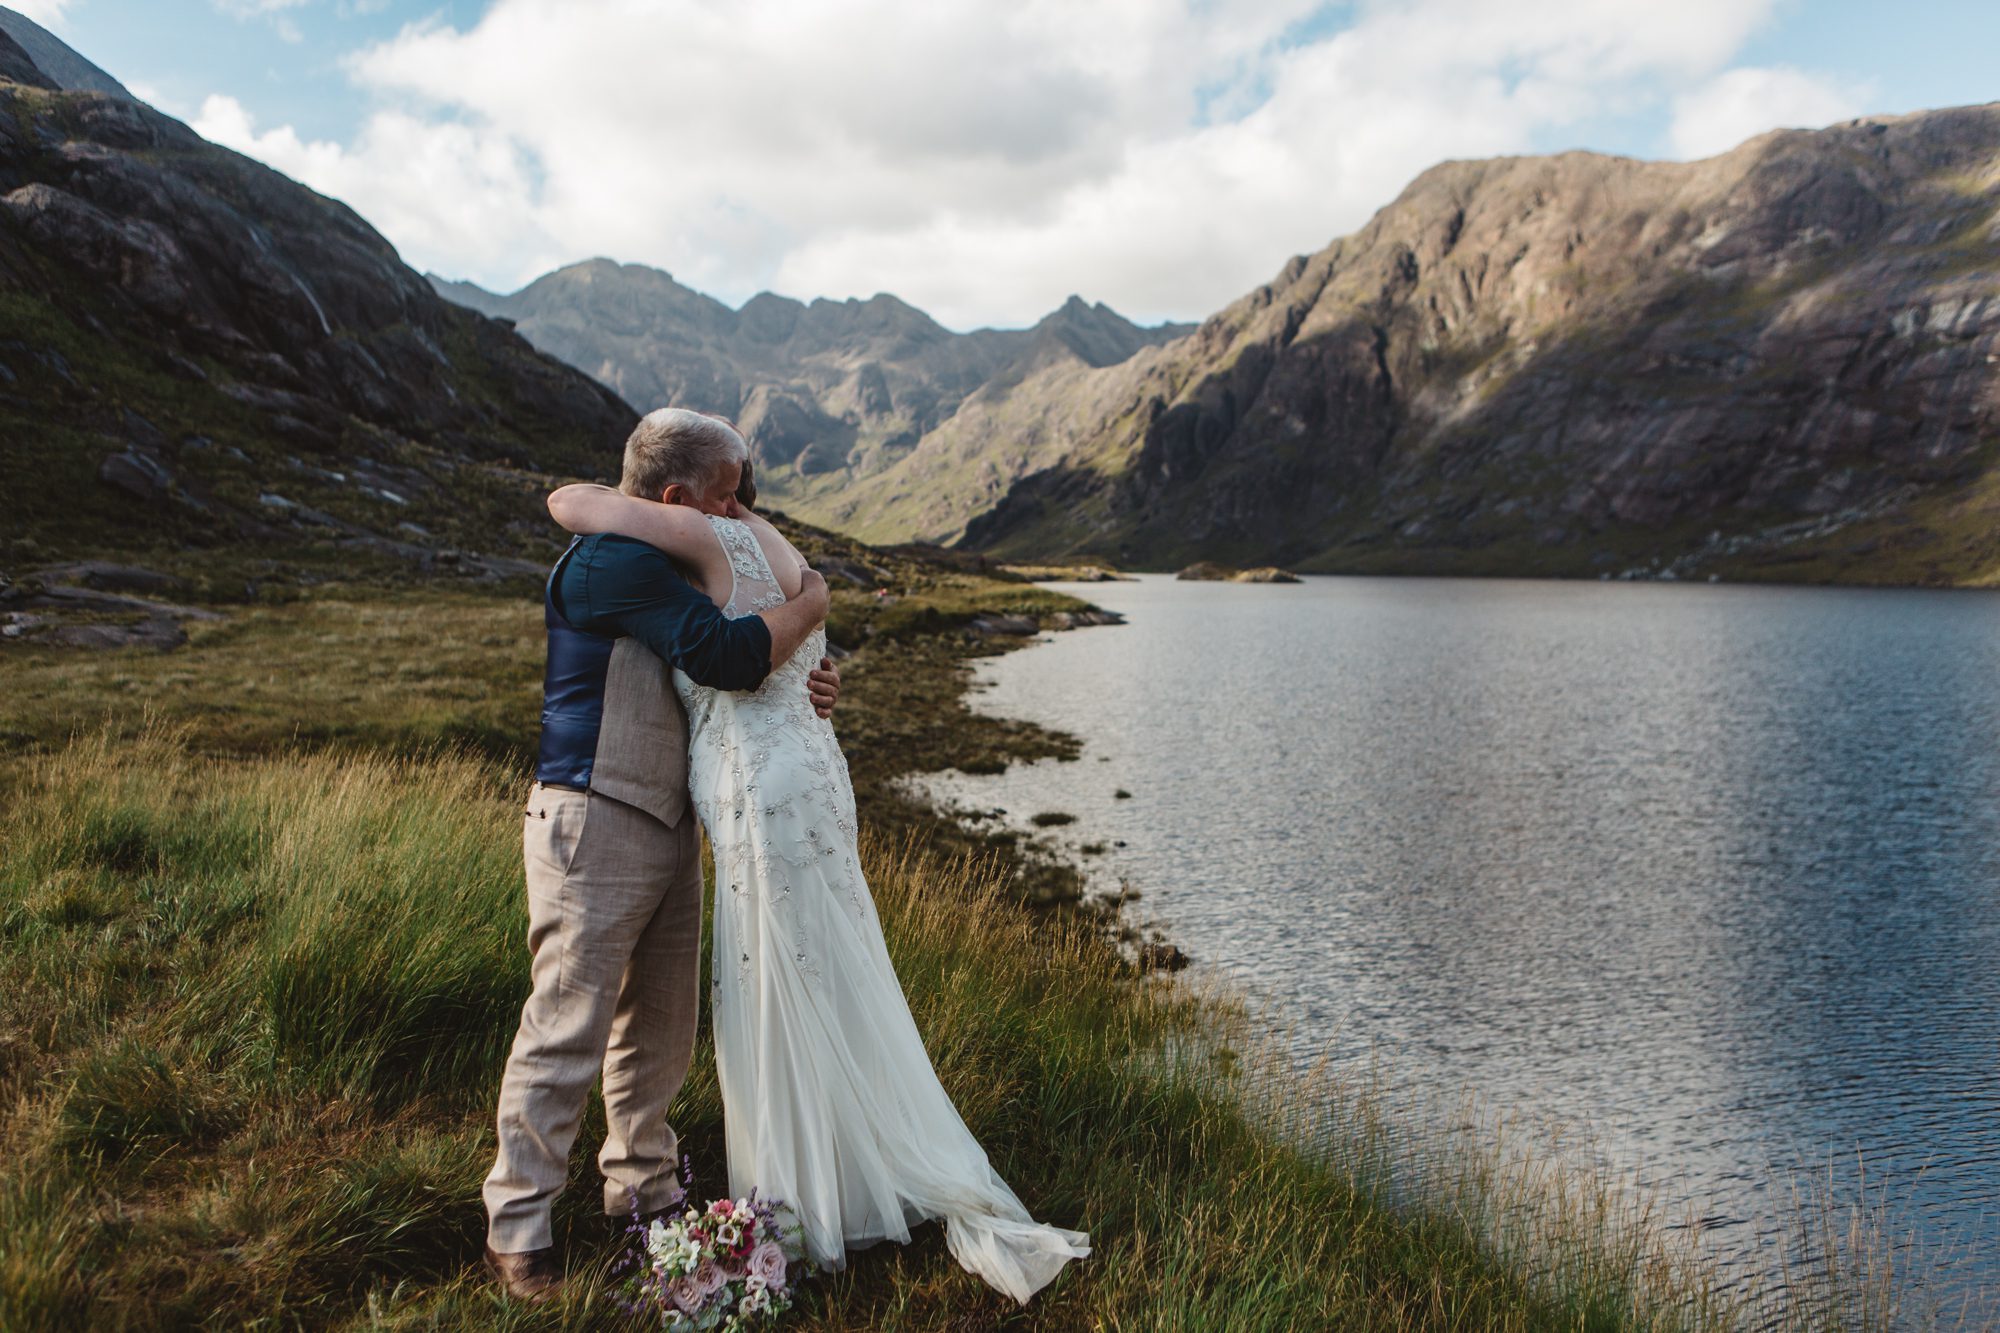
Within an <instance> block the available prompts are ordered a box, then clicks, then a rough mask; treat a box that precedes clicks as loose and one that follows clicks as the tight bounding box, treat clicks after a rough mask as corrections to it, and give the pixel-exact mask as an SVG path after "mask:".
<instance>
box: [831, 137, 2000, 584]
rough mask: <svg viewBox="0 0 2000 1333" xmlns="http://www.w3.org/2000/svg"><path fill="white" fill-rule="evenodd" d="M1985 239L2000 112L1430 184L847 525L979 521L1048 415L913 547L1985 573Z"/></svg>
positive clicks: (1998, 440)
mask: <svg viewBox="0 0 2000 1333" xmlns="http://www.w3.org/2000/svg"><path fill="white" fill-rule="evenodd" d="M1997 242H2000V105H1992V106H1985V107H1972V108H1957V109H1948V110H1944V111H1935V112H1924V113H1917V114H1914V115H1911V116H1904V117H1867V118H1861V119H1858V120H1856V121H1853V122H1849V123H1848V124H1846V125H1843V126H1837V127H1833V128H1831V129H1828V130H1821V131H1773V132H1771V133H1769V134H1765V135H1761V136H1758V137H1757V138H1755V139H1752V140H1750V141H1748V142H1747V143H1745V144H1744V145H1742V146H1740V147H1739V148H1737V149H1735V150H1733V151H1732V152H1730V153H1727V154H1721V155H1718V156H1717V157H1714V158H1710V159H1705V160H1703V161H1700V162H1694V163H1646V162H1638V161H1635V160H1632V159H1625V158H1615V157H1610V156H1607V155H1603V154H1592V153H1583V152H1576V153H1568V154H1559V155H1554V156H1549V157H1521V158H1503V159H1483V160H1472V161H1459V162H1450V163H1440V164H1438V165H1437V166H1434V167H1432V168H1430V169H1428V170H1427V171H1425V172H1424V173H1422V174H1420V175H1419V176H1418V177H1417V178H1416V179H1415V180H1413V181H1412V182H1411V184H1410V185H1409V186H1408V187H1407V188H1406V189H1405V190H1404V191H1403V192H1402V193H1401V194H1400V195H1399V196H1398V198H1397V199H1396V200H1395V201H1392V202H1391V203H1390V204H1389V205H1387V206H1385V207H1384V208H1383V209H1382V210H1380V211H1379V212H1378V213H1377V214H1376V215H1375V216H1374V217H1373V218H1371V219H1370V220H1369V222H1368V223H1367V224H1365V225H1364V226H1363V227H1362V228H1361V229H1359V230H1358V231H1356V232H1355V233H1353V234H1351V235H1350V236H1346V237H1342V238H1339V239H1337V240H1335V241H1334V242H1333V243H1332V244H1330V245H1329V246H1327V247H1326V248H1325V249H1323V250H1321V251H1319V252H1317V253H1316V254H1314V255H1311V256H1299V257H1295V258H1294V259H1292V260H1291V261H1288V262H1287V264H1286V265H1285V266H1284V267H1283V268H1282V269H1281V270H1280V271H1279V272H1278V274H1277V275H1276V276H1275V277H1274V279H1273V280H1272V281H1271V282H1270V283H1267V284H1264V285H1263V286H1261V287H1259V288H1258V289H1256V290H1255V291H1253V292H1251V293H1249V294H1247V295H1246V296H1244V297H1243V298H1240V299H1239V300H1238V301H1236V302H1233V303H1232V304H1231V305H1230V306H1228V307H1225V308H1224V309H1223V310H1222V311H1219V312H1217V314H1215V315H1214V316H1211V317H1210V318H1209V319H1208V320H1206V321H1204V322H1203V323H1202V325H1201V326H1200V328H1199V329H1197V330H1196V332H1195V333H1194V334H1192V335H1190V336H1189V337H1187V338H1185V339H1182V340H1180V341H1178V342H1176V343H1173V344H1170V345H1169V346H1168V347H1166V348H1162V349H1155V350H1154V351H1152V352H1150V353H1148V354H1147V355H1144V356H1140V357H1135V358H1134V359H1133V360H1132V361H1131V362H1129V363H1127V364H1125V365H1122V366H1119V367H1114V368H1110V369H1107V370H1101V371H1093V372H1089V373H1088V374H1085V375H1083V376H1079V377H1074V378H1073V379H1072V380H1071V381H1068V382H1063V381H1057V380H1053V379H1052V380H1047V381H1043V382H1040V383H1030V384H1025V385H1023V386H1022V389H1021V391H1020V393H1019V394H1018V395H1014V396H1010V401H1003V402H999V403H995V404H992V405H990V408H989V411H988V413H987V414H986V416H985V417H984V418H982V417H981V416H979V415H978V414H974V413H962V414H961V415H960V417H959V418H958V419H957V420H956V421H954V422H953V423H948V424H947V425H946V427H945V428H943V429H942V430H940V431H939V432H938V433H937V434H936V436H934V437H932V438H929V439H926V440H925V441H924V442H922V443H921V444H920V445H919V446H918V448H917V449H915V450H913V451H912V452H911V454H910V455H909V456H908V457H907V458H906V459H904V460H903V461H902V462H901V464H900V466H899V468H898V469H897V471H896V472H895V473H891V474H885V475H884V476H883V477H880V478H874V479H871V481H870V486H871V488H873V489H874V490H876V491H877V492H878V493H879V494H880V503H877V500H876V497H870V496H857V497H855V502H856V504H857V505H858V506H868V505H870V504H876V507H877V508H880V507H882V505H893V504H895V503H896V502H897V501H898V500H899V499H906V494H905V493H907V492H909V491H911V490H921V489H923V488H924V487H926V486H928V487H930V488H931V490H932V492H933V496H932V500H933V503H932V505H931V509H930V512H931V513H933V514H936V513H940V512H942V509H941V506H940V505H939V504H938V503H937V502H936V501H937V500H938V498H939V497H949V496H950V495H951V494H954V493H955V494H957V495H959V496H961V497H963V496H967V495H974V494H977V495H978V496H979V497H980V499H981V500H983V499H984V496H985V495H989V494H990V493H991V491H992V489H993V487H992V484H991V483H990V481H989V482H987V483H986V484H985V486H984V488H983V490H982V488H981V486H980V485H979V484H978V483H977V482H975V481H968V480H966V479H965V477H964V473H965V472H966V470H967V468H966V465H967V464H968V463H970V462H972V461H974V460H978V459H980V458H982V457H990V456H993V455H995V454H1001V455H1004V454H1005V452H1006V451H1007V450H1008V449H1009V448H1012V447H1014V440H1016V439H1018V438H1019V437H1020V436H1021V435H1022V434H1023V432H1022V430H1021V429H1020V422H1021V421H1022V420H1023V419H1024V417H1032V418H1033V419H1034V421H1035V422H1036V423H1037V433H1038V434H1039V435H1040V436H1041V437H1043V439H1044V442H1043V444H1042V446H1041V447H1040V450H1039V453H1037V454H1036V456H1035V457H1034V458H1032V459H1026V460H1024V462H1025V463H1026V464H1027V465H1026V466H1023V467H1021V468H1020V469H1019V470H1018V471H1017V473H1016V474H1015V476H1014V477H1013V478H1011V479H1010V480H1009V481H1008V482H1007V484H1006V487H1005V491H1004V494H1002V495H1001V496H1000V498H998V499H997V500H994V501H992V503H990V504H985V503H979V502H974V503H971V504H967V505H964V506H962V508H963V509H964V510H965V511H966V512H965V515H964V526H963V528H962V529H960V531H959V532H958V533H956V534H954V533H952V532H950V531H948V530H942V527H941V525H938V524H935V523H934V524H933V526H932V527H931V529H930V530H929V531H928V532H924V533H923V534H922V535H927V536H932V537H937V536H951V535H958V536H960V537H961V539H962V541H963V542H964V544H966V545H967V546H970V547H973V548H975V549H979V550H984V551H990V552H994V553H997V554H1001V555H1011V556H1019V557H1023V558H1026V557H1029V556H1033V557H1035V558H1046V557H1050V556H1074V557H1079V558H1095V559H1101V560H1110V561H1113V562H1124V563H1129V564H1135V565H1142V566H1145V565H1150V566H1155V567H1161V566H1166V567H1170V566H1172V565H1173V564H1175V563H1177V562H1179V561H1182V560H1184V559H1186V558H1188V557H1190V556H1192V555H1194V554H1200V555H1203V556H1208V557H1212V558H1218V559H1225V560H1231V561H1234V562H1237V563H1269V562H1274V561H1275V562H1279V563H1297V564H1301V565H1303V566H1305V567H1308V568H1317V569H1323V570H1338V569H1350V570H1364V571H1378V572H1473V573H1543V574H1565V575H1588V574H1599V575H1604V574H1613V573H1617V574H1633V573H1638V574H1644V573H1656V574H1671V575H1675V576H1680V577H1687V576H1698V575H1705V574H1711V573H1713V574H1719V575H1722V576H1728V577H1788V576H1798V577H1809V578H1859V579H1875V578H1887V579H1889V580H1891V581H1910V582H1956V581H1968V580H1969V581H1984V580H1990V579H1995V578H2000V546H1996V545H1995V542H1994V540H1993V539H1992V538H1991V537H1990V536H1989V535H1988V534H1989V533H1990V532H1992V531H1993V530H1994V528H1995V526H1996V525H1995V524H1993V522H1992V518H1993V516H1994V513H1993V511H1992V508H1991V501H1992V495H1991V492H1992V489H1993V487H1992V484H1991V481H1990V472H1991V467H1992V465H1993V462H1994V455H1995V454H1996V452H2000V373H1996V371H1995V369H1994V367H1995V366H1996V365H2000V244H1996V243H1997ZM1016 397H1017V398H1018V399H1019V401H1012V399H1013V398H1016ZM982 421H984V422H986V423H987V424H988V427H989V428H988V429H987V430H986V431H985V433H984V435H983V436H982V434H981V433H980V431H979V427H980V426H981V424H982ZM994 423H997V424H994ZM996 437H1009V438H996ZM927 464H928V465H930V466H929V470H928V471H926V467H927ZM876 535H878V536H879V535H883V534H880V533H878V534H876Z"/></svg>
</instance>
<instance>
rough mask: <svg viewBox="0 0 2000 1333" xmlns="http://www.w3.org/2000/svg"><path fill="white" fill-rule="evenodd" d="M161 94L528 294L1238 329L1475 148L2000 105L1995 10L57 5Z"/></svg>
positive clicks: (1251, 0)
mask: <svg viewBox="0 0 2000 1333" xmlns="http://www.w3.org/2000/svg"><path fill="white" fill-rule="evenodd" d="M20 7H21V8H22V9H23V10H24V12H27V13H28V14H29V15H30V16H31V17H35V18H37V19H39V20H41V21H43V22H44V23H46V24H47V25H48V26H50V27H51V28H52V29H53V30H54V31H55V32H56V33H57V34H58V35H60V36H62V37H63V38H64V39H65V40H67V41H69V42H70V43H71V44H72V45H73V46H75V47H76V48H77V49H78V50H79V51H81V52H82V53H83V54H84V55H85V56H87V57H89V58H90V59H91V60H93V61H95V62H96V63H98V64H99V65H101V66H103V67H104V68H105V69H106V70H107V71H109V72H110V73H111V74H113V75H114V76H116V77H118V78H120V79H121V80H123V81H125V82H126V83H127V84H128V85H130V86H132V87H133V88H134V90H135V91H138V92H140V93H141V95H143V96H147V97H149V98H150V99H152V100H154V101H155V102H156V103H157V104H158V105H160V106H161V107H162V109H164V110H167V111H169V112H171V113H173V114H175V115H179V116H181V117H183V118H184V119H187V120H189V121H190V122H191V123H193V124H195V125H196V126H197V128H199V129H201V130H202V131H203V132H204V133H206V134H208V135H209V137H211V138H215V139H217V140H218V141H221V142H225V143H229V144H230V145H231V146H232V147H237V148H239V149H241V150H243V151H247V152H251V153H252V154H253V155H256V156H259V157H262V158H264V159H265V160H267V161H269V162H271V163H272V165H274V166H277V167H278V168H279V169H280V170H284V171H287V172H288V173H290V174H292V175H294V176H297V177H299V178H300V179H303V180H306V181H307V183H309V184H312V185H314V186H315V187H316V188H319V189H322V190H324V191H326V192H327V193H331V194H336V195H338V196H340V197H342V198H345V199H347V201H348V202H349V203H351V204H353V205H354V206H355V207H356V208H357V209H359V210H360V211H361V212H362V214H363V215H364V216H366V217H368V218H369V220H370V221H371V222H373V223H374V224H375V225H376V226H377V227H378V228H380V229H381V230H383V232H384V233H385V234H386V235H388V236H389V238H390V239H391V240H392V241H394V242H395V243H396V244H397V246H398V247H399V249H401V250H402V251H403V252H404V255H405V258H406V259H408V260H410V262H412V263H413V264H415V265H417V266H418V267H420V268H431V269H435V270H438V271H441V272H444V273H447V274H448V275H450V276H455V277H469V278H472V279H474V280H476V281H480V282H483V283H485V284H486V285H489V286H493V287H496V288H500V289H509V288H511V287H514V286H518V285H520V283H522V282H524V281H526V280H527V279H529V278H531V277H532V276H534V275H535V274H537V273H539V272H543V271H546V270H547V269H548V268H550V267H554V266H556V265H558V264H560V263H565V262H570V261H573V260H577V259H582V258H587V257H590V256H591V255H595V254H609V255H611V256H612V257H614V258H619V259H626V260H632V261H637V262H646V263H652V264H656V265H658V266H660V267H663V268H667V269H669V270H671V271H673V272H674V273H675V274H676V275H677V276H679V277H681V278H682V280H683V281H686V282H688V283H690V285H693V286H697V287H700V288H702V289H703V290H707V291H711V292H713V293H714V294H716V295H718V296H720V297H722V298H723V299H724V300H728V301H731V302H740V301H741V300H743V299H745V298H747V297H748V296H749V295H751V294H752V293H754V292H755V291H756V290H759V289H762V288H766V287H771V288H775V289H777V290H782V291H786V292H788V294H791V295H796V296H801V297H812V296H818V295H830V296H847V295H864V296H865V295H868V294H871V293H872V292H873V291H875V290H893V291H896V292H897V293H898V294H899V295H902V296H904V297H905V298H906V299H909V300H912V301H914V302H915V303H917V304H919V305H922V306H925V308H927V309H931V310H932V311H933V313H936V314H938V315H939V317H940V318H942V319H944V320H945V322H946V323H948V324H952V325H954V326H957V327H967V326H970V325H973V324H978V323H998V324H1007V323H1020V322H1024V321H1027V320H1031V319H1033V318H1035V317H1036V315H1037V314H1039V313H1040V312H1043V311H1046V310H1047V309H1050V308H1053V306H1055V305H1056V304H1059V303H1060V301H1061V300H1062V299H1063V298H1064V297H1065V296H1066V295H1068V294H1069V293H1070V292H1071V291H1076V292H1079V293H1080V294H1082V295H1084V296H1085V297H1086V298H1089V299H1105V300H1108V301H1110V302H1111V303H1112V304H1113V305H1115V306H1118V307H1119V308H1120V309H1123V310H1126V311H1128V312H1129V313H1132V314H1134V315H1135V316H1137V317H1142V318H1188V317H1198V316H1200V315H1202V314H1205V313H1207V312H1208V311H1209V310H1212V309H1213V308H1215V307H1216V306H1218V305H1220V304H1222V303H1223V302H1224V301H1226V300H1228V299H1230V298H1231V297H1233V296H1234V295H1237V294H1239V293H1240V292H1241V291H1243V290H1246V289H1247V288H1249V287H1251V286H1254V285H1255V284H1256V283H1258V282H1261V281H1263V280H1264V279H1265V278H1266V277H1268V276H1269V274H1270V273H1271V272H1272V271H1274V270H1275V269H1276V268H1277V267H1278V266H1279V265H1280V264H1281V263H1282V262H1283V261H1284V259H1285V257H1286V256H1287V255H1289V254H1290V253H1293V252H1298V251H1309V250H1312V249H1317V248H1318V247H1319V246H1321V245H1323V244H1325V243H1326V241H1328V240H1330V239H1331V238H1332V237H1333V236H1335V235H1338V234H1340V233H1341V232H1343V231H1346V230H1349V229H1351V228H1353V227H1354V226H1356V225H1359V223H1360V222H1361V221H1363V220H1365V218H1366V216H1367V214H1368V213H1369V212H1372V211H1373V210H1374V209H1375V208H1377V207H1379V206H1380V205H1382V204H1383V203H1386V202H1387V201H1388V200H1389V199H1390V198H1391V197H1393V195H1394V193H1395V191H1396V190H1397V189H1398V188H1400V186H1401V184H1402V183H1404V182H1406V181H1407V180H1408V179H1409V178H1410V177H1411V176H1414V175H1415V174H1416V173H1417V172H1418V171H1421V170H1422V169H1423V168H1424V167H1426V166H1428V165H1430V164H1431V162H1433V161H1435V160H1437V159H1439V158H1441V157H1447V156H1453V157H1461V156H1463V157H1469V156H1484V155H1487V154H1489V153H1497V152H1538V151H1552V150H1557V149H1563V148H1571V147H1583V148H1591V149H1597V150H1600V151H1606V152H1617V153H1626V154H1632V155H1637V156H1643V157H1654V158H1660V157H1665V158H1677V157H1688V156H1700V155H1705V154H1707V153H1709V152H1713V151H1720V150H1721V149H1723V148H1725V147H1727V146H1729V145H1730V144H1733V143H1735V142H1737V141H1738V140H1740V139H1741V138H1743V137H1746V136H1748V135H1749V134H1751V133H1755V132H1757V131H1759V130H1761V129H1764V128H1768V127H1770V126H1771V125H1775V124H1778V123H1792V124H1813V123H1826V122H1827V121H1830V120H1833V119H1836V118H1845V117H1846V116H1848V115H1853V114H1860V113H1863V112H1867V113H1900V112H1904V111H1910V110H1916V109H1921V108H1925V107H1934V106H1948V105H1957V104H1963V103H1971V102H1983V101H1991V100H1995V99H2000V64H1996V62H1995V60H1994V58H1993V53H1995V52H2000V3H1995V2H1994V0H1984V2H1983V3H1976V2H1975V0H1936V2H1935V3H1928V4H1924V3H1919V4H1911V5H1906V6H1903V7H1901V8H1900V9H1898V10H1896V11H1893V16H1891V13H1892V12H1891V11H1890V10H1889V9H1888V7H1887V6H1884V5H1881V4H1879V3H1877V4H1865V3H1861V2H1860V0H1676V3H1675V4H1674V5H1672V6H1671V7H1669V6H1665V5H1660V4H1650V3H1649V4H1637V3H1626V0H1595V3H1590V2H1589V0H1484V3H1474V0H1362V2H1359V3H1351V4H1331V5H1328V4H1316V3H1312V2H1311V0H1156V2H1155V3H1152V4H1147V5H1137V6H1132V7H1128V8H1126V9H1119V10H1117V11H1116V12H1115V13H1114V10H1113V8H1112V7H1109V6H1095V7H1094V6H1089V5H1068V4H1062V5H1051V4H1035V3H1028V2H1027V0H1019V2H1017V3H1008V4H995V5H990V6H978V5H964V6H939V5H935V4H930V3H927V0H854V3H851V4H845V5H830V4H813V3H807V0H737V3H735V4H733V5H729V6H718V5H714V4H710V3H703V2H701V0H659V3H657V4H653V5H646V4H636V3H634V2H633V0H490V2H488V3H475V2H474V0H456V2H455V3H443V4H439V3H435V2H432V3H423V2H421V0H418V2H411V0H24V3H22V4H21V6H20Z"/></svg>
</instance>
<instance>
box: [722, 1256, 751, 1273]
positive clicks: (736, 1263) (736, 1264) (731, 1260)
mask: <svg viewBox="0 0 2000 1333" xmlns="http://www.w3.org/2000/svg"><path fill="white" fill-rule="evenodd" d="M715 1266H716V1267H717V1268H719V1269H721V1270H722V1275H723V1276H724V1277H726V1278H737V1277H742V1276H743V1275H744V1274H745V1273H747V1272H749V1271H750V1270H749V1269H748V1268H747V1267H745V1266H744V1263H743V1261H742V1260H741V1259H739V1258H737V1257H736V1256H735V1255H733V1254H731V1255H724V1256H723V1258H722V1259H721V1260H720V1261H719V1262H717V1264H716V1265H715Z"/></svg>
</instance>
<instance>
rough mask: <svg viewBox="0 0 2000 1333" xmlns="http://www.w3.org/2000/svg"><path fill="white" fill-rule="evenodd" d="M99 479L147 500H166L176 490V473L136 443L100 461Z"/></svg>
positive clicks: (139, 498)
mask: <svg viewBox="0 0 2000 1333" xmlns="http://www.w3.org/2000/svg"><path fill="white" fill-rule="evenodd" d="M97 479H98V480H99V481H101V482H103V483H104V484H105V485H107V486H112V487H115V488H116V489H118V490H121V491H123V492H125V493H126V494H127V495H129V496H132V497H133V498H134V499H138V500H145V501H148V502H154V501H159V500H165V499H167V498H168V497H169V496H171V495H172V494H173V490H174V474H173V473H172V472H171V471H169V470H168V468H167V465H166V464H165V463H163V462H161V461H160V460H159V459H158V458H156V457H154V456H153V455H152V454H151V453H149V452H147V451H146V450H144V449H141V448H139V447H138V446H136V445H135V446H133V447H131V448H129V449H125V450H123V451H121V452H119V453H115V454H112V455H111V456H110V457H108V458H106V459H105V460H104V461H103V462H102V463H100V464H98V465H97Z"/></svg>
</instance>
